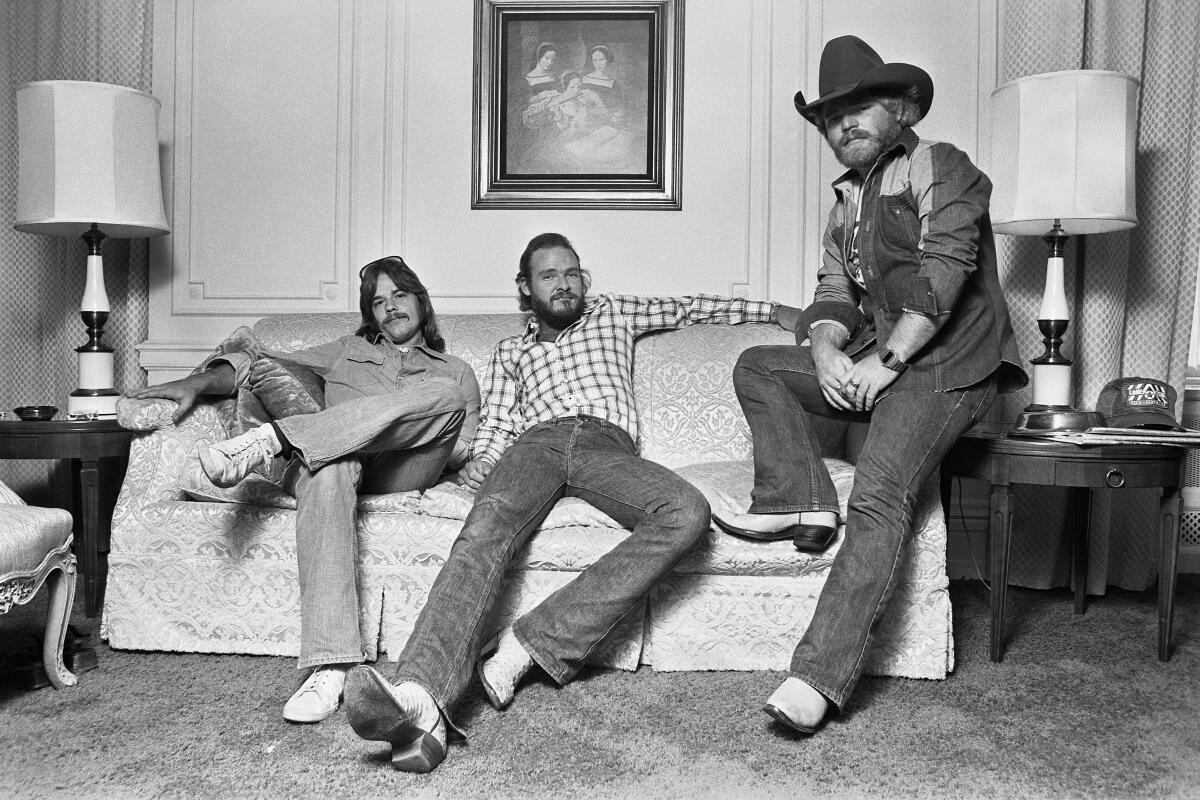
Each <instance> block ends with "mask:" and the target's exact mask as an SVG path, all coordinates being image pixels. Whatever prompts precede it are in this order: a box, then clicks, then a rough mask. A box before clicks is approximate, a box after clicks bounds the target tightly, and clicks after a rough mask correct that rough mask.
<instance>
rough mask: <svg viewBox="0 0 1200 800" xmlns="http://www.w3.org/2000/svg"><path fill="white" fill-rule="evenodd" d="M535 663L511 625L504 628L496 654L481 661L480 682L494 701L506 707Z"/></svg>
mask: <svg viewBox="0 0 1200 800" xmlns="http://www.w3.org/2000/svg"><path fill="white" fill-rule="evenodd" d="M532 666H533V658H532V657H531V656H530V655H529V653H528V652H526V651H525V648H524V647H522V646H521V643H520V642H518V641H517V637H516V636H514V635H513V632H512V628H505V629H504V631H503V632H502V633H501V634H500V639H499V641H498V642H497V644H496V652H495V654H494V655H493V656H492V657H491V658H489V659H488V660H487V661H482V662H480V664H479V682H480V683H482V684H483V691H484V693H485V694H487V697H488V700H490V701H491V703H492V705H493V706H495V707H496V708H506V707H507V706H508V704H509V703H511V702H512V701H513V695H515V694H516V692H517V684H518V683H520V681H521V678H524V677H525V673H526V672H529V668H530V667H532Z"/></svg>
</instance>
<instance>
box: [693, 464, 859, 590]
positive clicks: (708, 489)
mask: <svg viewBox="0 0 1200 800" xmlns="http://www.w3.org/2000/svg"><path fill="white" fill-rule="evenodd" d="M825 463H826V466H827V467H828V468H829V473H830V476H831V477H832V478H833V485H834V488H835V489H836V490H837V495H838V507H839V513H841V515H842V519H843V520H844V519H845V517H846V501H847V499H848V498H849V497H850V488H851V486H852V485H853V483H854V467H852V466H851V465H850V464H848V463H846V462H845V461H840V460H838V459H832V458H829V459H825ZM675 472H676V473H678V474H679V475H681V476H682V477H684V478H686V479H687V480H688V481H690V482H691V483H692V484H693V485H694V486H695V487H696V488H697V489H699V490H700V491H701V492H702V493H703V494H704V497H705V498H706V499H707V500H708V504H709V506H711V507H712V511H713V513H714V514H720V513H721V512H723V511H724V512H726V513H741V512H744V511H745V510H746V509H747V508H749V507H750V490H751V489H752V488H754V463H753V462H752V461H718V462H712V463H706V464H691V465H688V466H686V467H680V468H678V469H676V470H675ZM844 532H845V526H844V525H841V526H839V528H838V535H837V537H836V538H835V539H834V540H833V543H832V544H831V545H830V546H829V547H828V548H826V550H825V551H824V552H821V553H802V552H800V551H799V550H797V549H796V548H795V547H794V546H793V545H792V543H791V542H790V541H786V540H785V541H778V542H762V541H757V540H754V539H745V538H742V537H739V536H731V535H730V534H728V533H725V532H724V531H722V530H721V529H719V528H718V527H717V526H716V525H710V526H709V529H708V535H707V537H706V538H705V539H704V540H702V542H701V544H700V545H699V546H698V547H696V548H695V549H694V550H693V551H692V552H690V553H689V554H688V555H686V556H684V558H683V560H682V561H681V562H680V563H679V564H678V565H677V566H676V567H675V572H676V573H694V574H703V575H773V576H780V575H792V576H802V577H803V576H807V575H814V574H820V573H823V572H824V571H825V570H827V569H829V566H830V564H831V563H832V562H833V558H834V556H835V555H837V551H838V549H839V548H840V547H841V544H842V536H843V534H844Z"/></svg>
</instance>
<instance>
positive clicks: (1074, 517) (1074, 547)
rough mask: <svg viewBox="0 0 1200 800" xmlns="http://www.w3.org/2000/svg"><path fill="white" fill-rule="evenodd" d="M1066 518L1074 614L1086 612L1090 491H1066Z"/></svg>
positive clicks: (1073, 488)
mask: <svg viewBox="0 0 1200 800" xmlns="http://www.w3.org/2000/svg"><path fill="white" fill-rule="evenodd" d="M1067 518H1068V520H1069V522H1068V525H1069V527H1070V528H1071V588H1072V589H1073V590H1074V592H1075V613H1076V614H1082V613H1083V612H1085V611H1087V574H1088V557H1089V555H1090V554H1091V551H1092V548H1091V530H1092V490H1091V489H1089V488H1087V487H1086V486H1076V487H1072V488H1070V489H1068V490H1067Z"/></svg>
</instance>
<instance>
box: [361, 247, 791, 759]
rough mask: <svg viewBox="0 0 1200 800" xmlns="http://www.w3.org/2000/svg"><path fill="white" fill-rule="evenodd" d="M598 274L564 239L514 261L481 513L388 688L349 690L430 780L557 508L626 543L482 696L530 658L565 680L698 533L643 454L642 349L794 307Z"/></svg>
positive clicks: (505, 636)
mask: <svg viewBox="0 0 1200 800" xmlns="http://www.w3.org/2000/svg"><path fill="white" fill-rule="evenodd" d="M590 285H591V278H590V276H589V275H588V273H587V272H586V271H584V270H583V269H581V268H580V266H579V257H578V255H577V254H576V252H575V249H574V248H573V247H572V246H571V243H570V242H569V241H568V240H567V239H566V237H564V236H562V235H560V234H557V233H544V234H542V235H540V236H537V237H535V238H534V239H533V240H532V241H530V243H529V245H528V246H527V247H526V248H525V253H524V254H523V255H522V256H521V270H520V273H519V274H518V276H517V286H518V288H519V289H520V295H519V299H520V304H521V308H522V310H526V311H530V312H531V314H530V320H529V325H528V327H527V329H526V331H525V333H524V334H523V335H521V336H514V337H512V338H509V339H505V340H504V341H502V342H500V343H499V344H498V345H497V346H496V349H495V351H494V352H493V354H492V359H491V363H490V364H489V365H488V371H487V375H486V376H485V378H484V382H483V395H484V402H483V408H482V411H481V420H480V425H479V428H478V430H477V431H476V434H475V439H474V441H473V443H472V446H471V453H472V459H471V461H469V462H468V463H467V465H466V466H465V467H463V468H462V470H461V471H460V473H459V475H460V476H461V478H462V480H463V482H464V483H465V484H466V485H468V486H471V487H473V488H476V489H478V490H479V491H478V494H477V496H476V498H475V505H474V507H473V508H472V509H471V513H470V514H469V515H468V516H467V520H466V522H465V523H464V525H463V530H462V533H461V534H459V537H458V540H457V541H456V542H455V543H454V547H453V549H452V550H451V551H450V557H449V559H448V560H447V561H446V565H445V566H444V567H443V568H442V571H441V572H440V573H439V575H438V577H437V580H436V581H435V582H434V584H433V588H432V589H431V590H430V593H429V599H428V600H427V602H426V604H425V607H424V608H423V609H422V611H421V614H420V616H419V617H418V619H417V623H416V627H415V628H414V630H413V632H412V636H411V637H410V638H409V640H408V644H407V645H406V646H405V649H404V652H403V653H401V655H400V660H399V664H398V667H397V670H396V675H395V679H394V682H389V681H388V680H387V679H386V678H384V677H383V676H382V675H381V674H380V673H379V672H377V671H376V670H375V669H373V668H372V667H369V666H365V665H364V666H360V667H356V668H355V669H353V670H351V672H350V675H349V676H348V678H347V683H346V690H345V691H346V695H345V697H346V706H347V709H348V711H349V717H350V724H351V726H353V728H354V730H355V732H356V733H358V735H359V736H361V737H363V738H364V739H371V740H376V741H386V742H388V743H390V744H391V746H392V765H393V766H394V767H395V768H396V769H399V770H403V771H406V772H428V771H429V770H431V769H433V768H435V767H436V766H437V765H438V764H439V763H441V761H442V759H443V758H445V755H446V726H447V724H449V725H450V726H452V727H455V729H456V730H458V728H457V727H456V726H454V723H453V722H452V721H451V720H450V716H449V710H450V708H451V707H452V706H453V704H454V703H455V701H457V700H458V698H459V697H460V696H461V695H462V694H463V692H464V691H465V690H466V687H467V684H468V682H469V681H470V679H471V673H472V671H473V670H474V669H475V668H476V664H477V662H478V656H479V653H480V651H481V649H483V645H484V643H483V642H482V636H483V626H484V623H485V621H486V618H487V616H488V613H489V612H490V611H491V609H492V606H493V605H494V603H495V601H496V598H497V595H498V593H499V589H500V584H501V580H502V579H503V577H504V574H505V573H506V572H507V571H508V567H509V564H510V562H511V561H512V559H513V557H514V556H515V555H516V554H517V553H518V552H519V551H520V549H521V547H522V545H524V543H525V541H526V540H527V539H528V538H529V536H530V534H532V533H533V532H534V531H536V530H537V529H538V527H539V526H540V525H541V523H542V520H544V519H545V518H546V515H547V514H548V513H549V512H550V509H551V508H553V507H554V504H555V503H556V502H557V501H558V500H559V499H560V498H562V497H579V498H582V499H584V500H586V501H587V502H589V503H590V504H592V505H593V506H595V507H596V508H598V509H599V510H601V511H603V512H605V513H606V514H608V515H609V516H610V517H612V518H613V519H614V520H616V521H617V522H619V523H621V524H622V525H624V526H625V527H627V528H629V529H630V531H631V535H630V536H629V537H628V538H627V539H625V540H624V541H622V542H621V543H620V544H618V545H617V546H616V547H614V548H613V549H612V550H611V551H609V552H608V553H606V554H604V555H603V556H602V557H601V558H599V559H598V560H597V561H596V563H594V564H593V565H592V566H591V567H589V568H588V569H586V570H584V571H583V572H582V573H581V574H580V575H579V576H578V577H577V578H575V580H573V581H572V582H571V583H569V584H567V585H566V586H564V587H562V588H561V589H559V590H558V591H556V592H554V593H553V594H551V595H550V596H549V597H547V598H546V599H545V600H543V601H542V602H541V604H539V605H538V606H537V607H536V608H534V609H533V610H531V611H529V612H528V613H527V614H525V615H524V616H522V617H521V618H520V619H519V620H517V622H516V623H515V624H514V625H513V626H512V628H510V629H507V630H505V631H504V632H503V633H502V634H501V636H500V638H499V640H498V642H497V643H496V649H495V654H494V655H493V656H492V657H491V658H490V659H488V660H487V661H484V662H482V663H481V664H479V677H480V680H481V682H482V684H483V688H484V690H485V692H486V693H487V696H488V699H489V700H490V701H491V702H492V704H493V705H495V706H496V707H497V708H503V707H505V706H507V705H508V703H509V702H511V701H512V698H513V693H514V691H515V689H516V685H517V683H518V682H519V681H520V680H521V678H522V677H523V676H524V675H525V673H526V672H527V671H528V670H529V668H530V667H531V666H533V664H534V663H535V662H536V663H537V664H538V665H539V666H541V667H542V668H543V669H544V670H545V671H546V672H547V673H548V674H549V675H550V677H552V678H553V679H554V680H555V681H556V682H557V683H559V684H565V683H567V682H568V681H570V680H571V679H572V678H573V677H574V676H575V674H576V672H578V670H579V669H580V667H582V666H583V664H584V662H585V661H586V660H587V658H588V656H589V655H590V654H591V653H592V652H593V651H594V650H595V648H596V647H597V645H598V644H599V643H600V642H601V640H603V639H604V637H605V636H606V635H607V634H608V633H609V631H611V630H612V629H613V628H614V627H616V626H617V625H618V624H619V623H620V622H621V620H622V619H623V618H624V617H625V615H626V614H628V613H629V612H630V610H632V609H633V608H634V607H635V606H636V605H637V604H638V603H639V602H640V601H641V600H642V599H643V598H644V597H645V596H646V594H647V593H648V592H649V591H650V589H651V587H653V586H654V584H655V583H657V582H658V580H659V579H660V578H662V577H663V576H664V575H666V574H667V573H668V572H669V571H670V570H671V568H672V567H674V566H675V564H676V563H678V561H679V560H680V559H681V558H682V557H683V556H684V554H686V553H687V552H688V550H690V549H691V547H692V546H693V545H694V544H695V543H696V542H697V541H698V540H699V539H700V537H701V536H703V535H704V532H705V531H706V530H707V529H708V524H709V507H708V503H707V502H706V501H705V499H704V496H703V495H702V494H701V493H700V492H699V491H698V490H697V489H696V488H695V487H693V486H692V485H691V484H689V483H688V482H687V481H685V480H683V479H682V478H680V477H679V476H678V475H676V474H675V473H674V472H672V471H671V470H669V469H667V468H666V467H664V466H662V465H660V464H656V463H654V462H652V461H647V460H645V459H643V458H641V457H639V456H638V455H637V446H636V444H635V442H636V441H637V434H638V430H637V416H636V413H635V411H634V404H633V375H632V366H633V342H634V339H636V338H637V337H638V336H640V335H641V334H643V333H647V332H649V331H654V330H662V329H675V328H682V327H685V326H687V325H691V324H693V323H716V324H737V323H741V322H776V323H778V324H779V325H781V326H782V327H784V328H787V329H788V330H794V329H795V322H796V320H797V319H798V318H799V311H798V310H797V309H794V308H790V307H788V306H780V305H778V304H775V303H767V302H759V301H753V300H744V299H735V298H725V297H714V296H707V295H698V296H696V297H680V298H649V297H632V296H628V295H601V296H600V297H598V298H597V299H595V300H591V301H589V300H588V299H587V291H588V288H589V287H590Z"/></svg>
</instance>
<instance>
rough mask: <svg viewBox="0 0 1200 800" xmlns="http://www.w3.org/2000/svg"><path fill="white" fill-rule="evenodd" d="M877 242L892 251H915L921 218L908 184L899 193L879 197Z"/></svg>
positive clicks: (918, 238)
mask: <svg viewBox="0 0 1200 800" xmlns="http://www.w3.org/2000/svg"><path fill="white" fill-rule="evenodd" d="M879 209H880V212H879V242H880V244H881V245H883V246H884V247H885V248H887V249H889V250H891V251H892V252H893V253H895V252H898V251H904V250H909V251H915V250H916V249H917V246H918V245H919V244H920V241H921V220H920V217H919V216H918V214H917V206H916V202H915V201H914V200H913V196H912V191H910V189H909V186H908V184H905V186H904V189H903V190H902V191H901V192H900V193H899V194H885V195H881V196H880V198H879Z"/></svg>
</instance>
